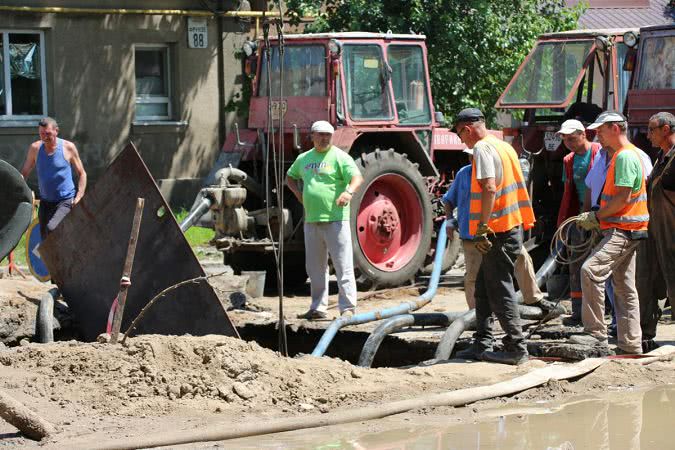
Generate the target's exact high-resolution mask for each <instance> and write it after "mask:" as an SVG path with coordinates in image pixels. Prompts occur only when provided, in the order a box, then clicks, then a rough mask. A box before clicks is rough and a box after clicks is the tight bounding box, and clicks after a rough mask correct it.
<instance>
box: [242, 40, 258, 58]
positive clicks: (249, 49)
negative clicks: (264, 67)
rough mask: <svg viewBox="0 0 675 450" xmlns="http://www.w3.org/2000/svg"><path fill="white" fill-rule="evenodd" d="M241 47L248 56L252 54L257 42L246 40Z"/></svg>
mask: <svg viewBox="0 0 675 450" xmlns="http://www.w3.org/2000/svg"><path fill="white" fill-rule="evenodd" d="M242 49H243V50H244V53H245V54H246V57H247V58H248V57H249V56H251V55H252V54H254V53H255V51H256V50H257V49H258V44H257V43H256V42H255V41H246V42H244V45H243V47H242Z"/></svg>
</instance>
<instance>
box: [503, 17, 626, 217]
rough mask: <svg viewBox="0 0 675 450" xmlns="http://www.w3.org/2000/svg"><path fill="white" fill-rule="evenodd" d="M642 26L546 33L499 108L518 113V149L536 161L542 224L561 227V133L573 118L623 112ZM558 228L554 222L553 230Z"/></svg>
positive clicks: (515, 132)
mask: <svg viewBox="0 0 675 450" xmlns="http://www.w3.org/2000/svg"><path fill="white" fill-rule="evenodd" d="M637 40H638V30H637V29H613V30H575V31H567V32H560V33H551V34H545V35H543V36H541V37H540V38H539V39H538V40H537V43H536V45H535V47H534V48H533V49H532V51H531V52H530V54H529V55H528V56H527V58H525V60H524V61H523V63H522V64H521V65H520V67H519V68H518V70H517V72H516V74H515V75H514V77H513V78H512V79H511V81H510V82H509V84H508V86H507V87H506V89H505V90H504V92H503V93H502V95H501V96H500V97H499V100H498V101H497V104H496V105H495V107H497V108H499V109H501V110H505V111H506V112H509V113H510V114H511V115H512V122H513V124H514V125H513V126H512V127H510V128H506V129H505V130H504V134H505V135H507V136H512V138H513V141H512V145H513V146H514V148H515V149H516V150H517V151H519V152H521V153H524V154H525V155H527V156H528V157H529V158H531V159H532V190H533V195H532V197H533V202H534V206H535V212H536V213H537V216H538V217H543V218H544V220H543V221H540V224H539V226H540V227H541V226H546V225H555V218H556V217H557V212H558V211H557V205H559V204H560V200H561V198H562V191H563V184H562V159H563V157H564V156H565V154H566V153H567V152H568V150H567V149H566V148H565V147H564V146H563V145H562V141H561V138H560V136H558V135H557V134H556V132H557V131H558V130H559V129H560V125H561V124H562V122H564V121H565V120H567V119H578V120H580V121H581V122H583V123H585V124H589V123H591V122H593V121H594V120H595V118H596V117H597V116H598V114H600V113H601V112H602V111H605V110H613V111H622V110H623V107H624V103H625V100H626V94H627V92H628V87H629V84H630V80H631V73H632V72H631V71H632V66H633V63H634V61H635V53H636V48H635V47H636V44H637ZM554 228H555V227H554V226H553V227H551V226H548V227H547V229H548V230H552V229H554Z"/></svg>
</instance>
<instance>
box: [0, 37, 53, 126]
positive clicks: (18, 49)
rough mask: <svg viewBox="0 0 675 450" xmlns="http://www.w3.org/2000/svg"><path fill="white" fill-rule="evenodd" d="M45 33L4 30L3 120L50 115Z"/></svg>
mask: <svg viewBox="0 0 675 450" xmlns="http://www.w3.org/2000/svg"><path fill="white" fill-rule="evenodd" d="M43 49H44V34H43V33H42V32H40V31H2V30H0V69H1V70H0V119H13V120H21V119H36V118H39V117H42V116H45V115H46V114H47V95H46V92H47V85H46V81H45V59H44V58H45V56H44V50H43Z"/></svg>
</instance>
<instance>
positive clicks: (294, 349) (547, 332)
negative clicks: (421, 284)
mask: <svg viewBox="0 0 675 450" xmlns="http://www.w3.org/2000/svg"><path fill="white" fill-rule="evenodd" d="M237 330H238V331H239V335H240V336H241V338H242V339H244V340H247V341H255V342H256V343H257V344H258V345H260V346H262V347H265V348H268V349H270V350H274V351H279V333H278V330H277V327H276V325H275V324H273V323H269V324H247V325H245V326H243V327H239V328H238V329H237ZM434 330H437V334H438V337H437V338H436V337H432V338H428V337H427V338H426V339H403V338H401V337H399V335H400V334H402V333H406V331H402V332H399V333H398V334H392V335H389V336H387V337H386V338H385V339H384V341H382V344H381V345H380V347H379V349H378V351H377V354H376V355H375V359H374V360H373V365H372V367H373V368H377V367H403V366H410V365H418V364H420V363H421V362H423V361H427V360H431V359H433V358H434V354H435V352H436V347H437V346H438V343H439V340H440V338H441V336H442V334H443V331H444V330H445V329H444V328H434V327H426V328H425V329H424V331H425V332H430V331H434ZM323 333H324V330H323V329H314V328H305V327H298V328H295V327H291V326H287V327H286V339H287V343H288V351H289V356H290V357H294V356H297V355H300V354H307V355H309V354H311V353H312V350H314V347H315V346H316V344H317V343H318V342H319V339H321V336H322V335H323ZM369 335H370V332H367V331H354V330H341V331H340V332H339V333H338V334H337V335H336V336H335V339H334V340H333V342H332V343H331V345H330V346H329V347H328V351H327V352H326V356H329V357H332V358H339V359H342V360H344V361H349V362H350V363H352V364H357V362H358V360H359V356H360V354H361V350H362V349H363V345H364V344H365V342H366V339H368V336H369ZM537 335H538V338H537V339H535V340H530V341H528V343H527V348H528V351H529V352H530V355H532V356H535V357H547V358H560V359H563V360H569V361H579V360H582V359H585V358H592V357H602V356H606V355H607V352H606V351H604V350H602V349H598V348H594V347H587V346H582V345H573V344H566V343H565V340H566V339H567V338H568V337H569V336H570V333H569V332H568V331H565V330H564V329H562V327H559V326H552V327H545V328H543V329H541V330H539V331H538V332H537ZM499 341H500V340H499V339H497V342H495V348H496V349H497V350H499V349H500V342H499ZM469 344H470V339H468V338H460V339H459V340H458V341H457V344H456V345H455V349H454V352H457V351H459V350H463V349H465V348H467V347H468V345H469Z"/></svg>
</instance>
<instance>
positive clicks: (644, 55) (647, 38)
mask: <svg viewBox="0 0 675 450" xmlns="http://www.w3.org/2000/svg"><path fill="white" fill-rule="evenodd" d="M661 111H666V112H670V113H672V114H675V25H660V26H652V27H645V28H641V29H640V48H639V51H638V55H637V60H636V63H635V75H634V76H633V84H632V86H631V89H630V90H629V91H628V98H627V100H626V117H627V118H628V124H629V125H630V127H631V138H632V140H633V142H635V144H636V145H637V146H638V147H640V148H642V149H643V150H645V151H647V150H648V149H649V148H650V147H651V144H650V143H649V140H648V139H647V124H648V123H649V118H650V117H651V116H652V115H654V114H656V113H657V112H661ZM654 154H655V153H654V152H652V155H654Z"/></svg>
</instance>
